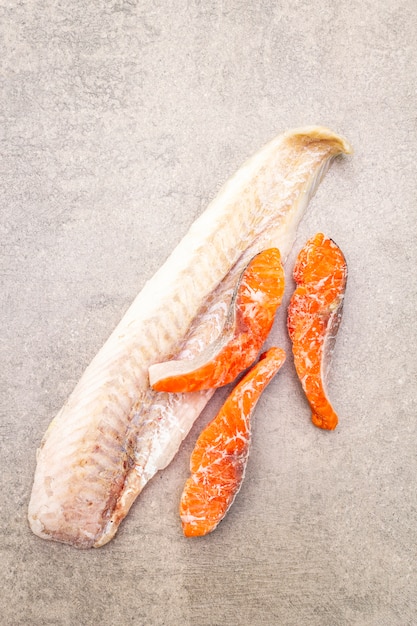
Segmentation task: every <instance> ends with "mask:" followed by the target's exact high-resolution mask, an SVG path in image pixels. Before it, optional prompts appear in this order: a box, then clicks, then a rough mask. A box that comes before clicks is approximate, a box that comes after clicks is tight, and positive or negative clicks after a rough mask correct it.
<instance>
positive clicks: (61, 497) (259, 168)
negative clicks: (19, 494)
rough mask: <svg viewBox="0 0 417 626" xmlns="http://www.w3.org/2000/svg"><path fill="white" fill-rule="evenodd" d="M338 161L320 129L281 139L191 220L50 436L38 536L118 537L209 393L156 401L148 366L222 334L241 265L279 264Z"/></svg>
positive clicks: (43, 451) (42, 463)
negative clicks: (269, 258)
mask: <svg viewBox="0 0 417 626" xmlns="http://www.w3.org/2000/svg"><path fill="white" fill-rule="evenodd" d="M340 153H346V154H349V153H351V148H350V146H349V144H348V143H347V142H346V141H345V140H344V139H343V138H342V137H340V136H338V135H336V134H334V133H333V132H331V131H330V130H328V129H326V128H323V127H316V126H315V127H307V128H301V129H296V130H292V131H289V132H287V133H284V134H283V135H280V136H279V137H277V138H276V139H274V140H273V141H271V142H270V143H269V144H267V145H266V146H265V147H264V148H262V149H261V150H260V151H259V152H258V153H257V154H255V156H253V157H252V158H251V159H250V160H249V161H247V163H246V164H244V165H243V167H241V168H240V169H239V170H238V171H237V173H236V174H235V175H234V176H233V177H232V178H231V179H230V180H229V181H228V182H227V183H226V185H225V186H224V187H223V188H222V190H221V191H220V193H219V194H218V195H217V197H216V198H215V199H214V200H213V201H212V202H211V204H210V205H209V207H208V208H207V209H206V211H205V212H204V213H203V214H202V215H201V216H200V217H199V218H198V219H197V220H196V221H195V222H194V224H193V225H192V226H191V228H190V230H189V232H188V233H187V234H186V235H185V237H184V238H183V239H182V241H181V242H180V243H179V244H178V246H177V247H176V248H175V250H174V251H173V253H172V254H171V256H170V257H169V258H168V259H167V261H166V262H165V263H164V265H163V266H162V267H161V268H160V270H159V271H158V272H157V273H156V274H155V275H154V277H153V278H152V279H151V280H150V281H148V282H147V283H146V285H145V286H144V288H143V290H142V291H141V292H140V293H139V295H138V296H137V298H136V299H135V300H134V302H133V304H132V305H131V307H130V308H129V310H128V311H127V313H126V314H125V316H124V317H123V319H122V320H121V322H120V323H119V325H118V326H117V327H116V329H115V330H114V332H113V333H112V334H111V336H110V337H109V339H108V340H107V342H106V343H105V344H104V346H103V347H102V348H101V350H100V351H99V352H98V354H97V356H96V357H95V358H94V359H93V361H92V362H91V364H90V365H89V366H88V367H87V369H86V371H85V373H84V374H83V376H82V378H81V380H80V381H79V383H78V384H77V386H76V387H75V389H74V391H73V392H72V394H71V395H70V397H69V399H68V401H67V402H66V404H65V405H64V406H63V408H62V409H61V411H60V412H59V413H58V414H57V416H56V417H55V418H54V419H53V420H52V422H51V424H50V426H49V428H48V429H47V431H46V433H45V435H44V437H43V440H42V442H41V445H40V448H39V450H38V454H37V467H36V472H35V478H34V484H33V490H32V495H31V500H30V503H29V523H30V526H31V528H32V530H33V532H34V533H35V534H36V535H39V536H40V537H43V538H44V539H52V540H55V541H61V542H64V543H68V544H71V545H73V546H76V547H78V548H89V547H99V546H102V545H104V544H105V543H107V542H108V541H109V540H110V539H111V538H112V537H113V536H114V534H115V533H116V531H117V529H118V526H119V524H120V522H121V521H122V520H123V519H124V517H125V516H126V515H127V513H128V511H129V509H130V507H131V505H132V504H133V502H134V500H135V499H136V497H137V496H138V495H139V493H140V492H141V490H142V489H143V487H144V486H145V484H146V483H147V482H148V481H149V480H150V479H151V478H152V476H154V475H155V473H156V472H157V471H158V470H161V469H163V468H164V467H166V466H167V465H168V464H169V463H170V461H171V460H172V459H173V457H174V456H175V454H176V452H177V451H178V448H179V446H180V444H181V442H182V440H183V439H184V437H185V436H186V435H187V433H188V432H189V430H190V429H191V426H192V425H193V423H194V421H195V420H196V418H197V417H198V415H199V414H200V413H201V411H202V410H203V408H204V406H205V405H206V404H207V402H208V400H209V399H210V397H211V396H212V394H213V391H212V390H207V391H201V392H195V393H189V394H167V393H157V392H154V391H152V390H151V389H150V387H149V380H148V368H149V366H150V365H151V364H153V363H157V362H160V361H164V360H167V359H169V358H172V357H174V356H175V357H176V358H187V357H188V358H191V357H193V356H195V355H196V354H198V353H199V352H200V351H201V350H202V349H204V348H205V347H206V346H207V345H208V343H209V342H211V341H213V340H214V339H215V338H216V337H217V336H218V334H219V332H221V328H222V324H223V322H224V319H225V315H226V313H227V308H228V305H229V302H230V297H231V294H232V292H233V287H234V285H235V283H236V280H237V279H238V276H239V274H240V272H241V270H242V267H243V266H244V265H245V264H246V263H247V262H248V260H249V259H250V258H251V257H252V256H254V255H255V254H256V253H257V252H259V251H261V250H263V249H265V248H270V247H277V248H279V249H280V252H281V256H282V258H283V259H285V258H286V256H287V254H288V252H289V250H290V249H291V246H292V244H293V241H294V239H295V235H296V230H297V226H298V224H299V221H300V219H301V218H302V216H303V214H304V212H305V209H306V207H307V204H308V201H309V199H310V198H311V196H312V195H313V193H314V191H315V189H316V188H317V186H318V184H319V182H320V180H321V179H322V177H323V176H324V174H325V172H326V171H327V168H328V166H329V163H330V162H331V160H332V159H333V158H334V157H335V156H337V155H338V154H340Z"/></svg>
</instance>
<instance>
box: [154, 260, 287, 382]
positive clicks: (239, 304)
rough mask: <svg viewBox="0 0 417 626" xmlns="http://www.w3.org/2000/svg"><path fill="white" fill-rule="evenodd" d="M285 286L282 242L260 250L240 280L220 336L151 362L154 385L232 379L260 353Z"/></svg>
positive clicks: (228, 380)
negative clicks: (192, 351)
mask: <svg viewBox="0 0 417 626" xmlns="http://www.w3.org/2000/svg"><path fill="white" fill-rule="evenodd" d="M284 286H285V276H284V268H283V266H282V263H281V254H280V252H279V250H278V248H271V249H269V250H264V251H263V252H260V253H259V254H257V255H256V256H255V257H254V258H253V259H251V261H249V263H248V265H247V266H246V268H245V269H244V270H243V272H242V274H241V276H240V278H239V280H238V283H237V285H236V288H235V291H234V294H233V298H232V302H231V305H230V308H229V314H228V316H227V318H226V322H225V325H224V327H223V329H222V331H221V332H220V335H219V336H218V338H217V339H216V341H214V342H213V343H211V344H210V345H209V346H207V348H206V349H205V350H203V352H201V353H200V354H199V355H198V356H197V357H195V358H194V359H191V360H188V359H183V360H182V361H167V362H165V363H157V364H155V365H151V367H150V368H149V380H150V384H151V387H152V389H155V391H170V392H176V391H180V392H187V391H200V390H202V389H210V388H217V387H221V386H223V385H227V384H228V383H230V382H232V381H233V380H234V379H235V378H236V377H237V376H238V375H239V374H240V373H241V372H242V371H243V370H245V369H246V368H247V367H249V366H250V365H252V363H253V362H254V361H255V359H256V357H257V356H258V354H259V351H260V349H261V348H262V346H263V344H264V342H265V340H266V338H267V336H268V334H269V331H270V330H271V328H272V324H273V321H274V318H275V313H276V310H277V308H278V307H279V305H280V304H281V301H282V296H283V295H284Z"/></svg>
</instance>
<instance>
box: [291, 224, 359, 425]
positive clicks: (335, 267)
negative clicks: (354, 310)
mask: <svg viewBox="0 0 417 626" xmlns="http://www.w3.org/2000/svg"><path fill="white" fill-rule="evenodd" d="M347 276H348V270H347V264H346V260H345V257H344V256H343V253H342V251H341V250H340V248H339V247H338V246H337V244H336V243H335V242H334V241H333V240H332V239H330V238H329V237H325V235H323V233H317V234H316V235H315V236H314V237H311V239H309V240H308V241H307V243H306V244H305V245H304V246H303V248H302V250H301V251H300V253H299V255H298V257H297V260H296V263H295V266H294V280H295V282H296V283H297V288H296V290H295V291H294V293H293V295H292V297H291V300H290V303H289V306H288V315H287V317H288V334H289V336H290V339H291V342H292V350H293V356H294V365H295V369H296V372H297V375H298V378H299V380H300V382H301V385H302V387H303V390H304V393H305V395H306V398H307V400H308V402H309V404H310V407H311V411H312V415H311V420H312V422H313V424H314V425H315V426H317V427H318V428H323V429H325V430H334V429H335V428H336V426H337V424H338V421H339V420H338V416H337V413H336V411H335V410H334V408H333V406H332V404H331V403H330V401H329V399H328V396H327V393H326V390H325V384H326V379H327V374H328V369H329V366H330V361H331V356H332V352H333V348H334V344H335V340H336V335H337V331H338V329H339V326H340V322H341V319H342V311H343V301H344V296H345V290H346V283H347Z"/></svg>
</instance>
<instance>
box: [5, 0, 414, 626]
mask: <svg viewBox="0 0 417 626" xmlns="http://www.w3.org/2000/svg"><path fill="white" fill-rule="evenodd" d="M0 25H1V26H0V28H1V32H2V38H1V43H0V46H1V50H0V64H1V73H0V79H1V98H2V103H1V106H0V132H1V155H2V158H1V164H0V168H1V175H0V181H1V182H0V189H1V207H2V208H1V226H0V228H1V255H0V262H1V270H0V276H1V304H0V306H1V321H2V333H1V338H0V342H1V363H2V367H1V388H0V392H1V398H2V402H1V407H2V408H1V411H2V416H1V421H0V437H1V439H0V444H1V478H0V483H1V491H2V494H1V495H2V497H1V501H2V515H1V518H0V531H1V538H2V539H1V542H0V563H1V568H0V569H1V574H0V615H1V618H0V622H1V624H2V626H3V625H4V626H9V625H10V626H20V625H22V626H23V625H26V624H33V625H35V626H38V625H39V626H40V625H51V626H52V625H54V626H55V625H59V626H61V625H62V626H74V625H78V624H80V625H83V626H89V625H93V624H94V625H97V624H100V625H103V626H107V625H116V624H135V625H137V626H142V625H143V626H148V625H166V626H171V625H172V626H173V625H177V624H181V625H184V626H188V625H190V626H191V625H196V626H216V625H220V624H236V625H255V626H257V625H285V626H287V625H288V626H304V625H308V626H335V625H337V626H351V625H357V626H364V625H366V626H371V625H372V626H392V625H410V626H411V625H413V624H415V623H416V619H417V601H416V589H417V576H416V556H417V555H416V551H417V549H416V546H417V496H416V489H415V476H416V471H417V453H416V439H417V438H416V411H415V389H416V378H417V376H416V373H417V367H416V356H415V355H416V349H417V346H416V333H415V309H416V304H417V298H416V291H417V285H416V279H415V270H416V261H417V259H416V256H417V253H416V249H417V248H416V226H417V224H416V200H417V184H416V175H415V163H416V158H415V145H416V121H415V119H416V118H415V97H416V75H417V63H416V52H417V46H416V29H417V6H416V3H415V0H378V2H363V1H361V0H349V2H347V1H345V0H341V1H340V2H334V0H318V2H308V1H307V0H291V2H290V1H287V0H282V1H280V2H273V1H272V0H262V1H259V2H250V1H249V0H246V1H238V0H230V1H226V0H223V1H222V0H204V1H203V0H189V1H188V2H174V1H172V0H143V1H142V2H138V1H136V0H108V1H107V0H91V2H85V1H84V0H67V1H64V0H42V1H41V0H20V1H17V0H16V1H12V0H0ZM311 123H322V124H326V125H328V126H330V127H331V128H332V129H334V130H337V131H338V132H341V133H343V134H345V135H346V136H347V138H348V139H349V140H350V141H351V142H352V144H353V145H354V147H355V150H356V152H355V155H354V157H352V158H351V159H346V160H342V161H339V162H337V163H335V164H334V166H333V167H332V169H331V171H330V173H329V174H328V176H327V177H326V179H325V181H324V182H323V184H322V186H321V187H320V189H319V192H318V194H317V196H316V198H315V199H314V201H313V202H312V205H311V207H310V212H309V213H308V215H307V217H306V219H305V220H304V222H303V223H302V226H301V229H300V232H299V237H298V241H297V245H296V247H295V249H294V253H293V254H292V256H291V259H290V261H289V265H288V273H289V270H290V267H291V264H292V262H293V259H294V255H295V253H296V252H297V250H298V249H299V248H300V247H301V245H302V244H303V243H304V241H305V240H306V239H307V237H309V236H311V235H312V234H314V233H315V232H316V231H318V230H322V231H324V232H325V233H326V234H328V235H330V236H331V237H333V238H334V239H335V241H336V242H337V243H338V245H339V246H340V247H341V248H342V250H343V251H344V253H345V255H346V257H347V260H348V264H349V271H350V274H349V283H348V291H347V297H346V305H345V316H344V320H343V323H342V327H341V329H340V331H339V337H338V343H337V347H336V352H335V355H334V360H333V370H332V375H331V379H330V394H331V397H332V399H333V401H334V404H335V406H336V407H337V408H338V410H339V412H340V417H341V420H340V426H339V428H338V430H337V431H336V432H335V433H323V432H321V431H319V430H317V429H315V428H314V427H313V426H312V425H311V423H310V418H309V411H308V407H307V404H306V402H305V400H304V398H303V395H302V392H301V389H300V386H299V384H298V383H297V381H296V379H295V375H294V371H293V368H292V363H291V359H290V358H289V359H288V362H287V364H286V365H285V368H284V370H283V371H282V373H280V374H279V377H277V379H276V381H274V383H273V384H271V386H270V387H269V389H268V391H267V392H266V394H265V396H264V397H263V398H262V400H261V402H260V404H259V408H258V411H257V417H256V420H255V432H254V440H253V448H252V454H251V458H250V463H249V467H248V471H247V475H246V480H245V483H244V486H243V488H242V490H241V492H240V494H239V496H238V498H237V500H236V502H235V504H234V506H233V508H232V510H231V511H230V513H229V515H228V517H227V518H226V520H225V521H224V522H223V523H222V524H221V525H220V526H219V528H218V529H217V530H216V532H215V533H214V534H213V535H211V536H208V537H206V538H204V539H201V540H195V541H194V540H185V539H184V538H183V537H182V535H181V531H180V526H179V521H178V516H177V506H178V499H179V495H180V492H181V488H182V485H183V482H184V480H185V478H186V476H187V474H188V459H189V454H190V451H191V449H192V446H193V442H194V440H195V438H196V436H197V434H198V432H199V430H200V429H201V426H202V425H203V424H204V423H205V422H207V420H208V419H209V418H210V417H211V416H212V415H213V413H214V412H215V409H216V406H218V405H219V403H220V401H221V396H222V393H219V394H218V396H217V397H216V399H215V400H214V402H213V403H212V404H211V405H210V407H209V408H208V409H207V410H206V411H205V413H204V415H203V416H202V417H201V419H200V420H199V421H198V422H197V424H196V426H195V428H194V429H193V431H192V432H191V434H190V436H189V438H188V439H187V441H186V442H185V443H184V445H183V447H182V449H181V450H180V452H179V454H178V455H177V457H176V459H175V460H174V462H173V463H172V464H171V466H170V467H169V468H167V470H165V471H164V472H162V473H161V474H159V475H158V476H157V477H156V478H155V479H154V480H153V481H152V482H151V483H150V484H149V486H148V487H147V488H146V490H145V492H144V493H143V494H142V495H141V497H140V499H139V500H138V502H137V503H136V505H135V506H134V508H133V510H132V511H131V514H130V515H129V517H128V519H127V520H126V522H125V523H124V524H123V526H122V528H121V530H120V533H119V535H118V536H117V537H116V539H115V540H114V541H113V542H111V543H110V544H109V545H108V546H107V547H105V548H102V549H100V550H97V551H89V552H79V551H76V550H74V549H72V548H70V547H66V546H62V545H58V544H53V543H48V542H44V541H42V540H40V539H38V538H36V537H35V536H33V535H32V534H31V532H30V531H29V529H28V526H27V523H26V511H27V503H28V498H29V494H30V489H31V482H32V477H33V471H34V467H35V450H36V447H37V446H38V444H39V442H40V439H41V437H42V434H43V432H44V431H45V429H46V427H47V425H48V423H49V421H50V419H51V418H52V417H53V416H54V414H55V412H56V411H57V410H58V409H59V408H60V406H61V405H62V403H63V402H64V400H65V399H66V397H67V395H68V394H69V392H70V391H71V390H72V388H73V386H74V384H75V382H76V381H77V379H78V377H79V376H80V374H81V373H82V371H83V369H84V368H85V366H86V365H87V364H88V362H89V361H90V359H91V358H92V357H93V356H94V354H95V353H96V351H97V350H98V348H99V347H100V346H101V344H102V343H103V341H104V340H105V339H106V338H107V336H108V335H109V333H110V331H111V330H112V328H113V327H114V325H115V324H116V322H117V321H118V320H119V318H120V317H121V315H122V313H123V312H124V311H125V309H126V308H127V306H128V305H129V303H130V301H131V300H132V299H133V297H134V296H135V295H136V293H137V292H138V290H139V289H140V287H141V286H142V285H143V284H144V282H145V281H146V280H147V279H148V278H149V277H150V276H151V275H152V274H153V272H154V271H155V270H156V269H157V268H158V267H159V265H160V264H161V262H162V261H163V260H164V259H165V258H166V256H167V255H168V253H169V252H170V251H171V249H172V248H173V247H174V245H175V244H176V243H177V242H178V240H179V238H180V237H181V236H182V235H183V234H184V233H185V231H186V230H187V228H188V226H189V225H190V224H191V223H192V222H193V220H194V219H195V217H196V216H197V215H198V214H199V213H200V212H201V211H202V209H203V208H204V207H205V206H206V204H207V202H208V201H209V199H210V198H211V197H212V196H213V195H214V194H215V193H216V191H217V190H218V189H219V187H220V185H221V183H222V182H224V180H226V179H227V178H228V177H229V176H230V175H231V174H232V173H233V172H234V170H235V169H236V168H237V167H238V166H239V165H240V164H241V163H242V161H243V160H244V159H245V158H246V157H247V156H249V155H250V154H252V152H254V151H255V150H256V149H257V148H259V147H260V146H261V145H262V144H263V143H264V142H266V141H267V140H268V139H270V138H272V137H273V136H274V135H275V134H277V133H278V132H281V131H282V130H285V129H286V128H289V127H293V126H300V125H304V124H311ZM288 285H289V287H291V281H290V278H289V281H288ZM289 291H290V289H289ZM288 296H289V292H288ZM288 296H287V298H288ZM273 339H274V340H275V341H276V342H279V343H280V344H281V345H283V346H284V347H287V348H288V340H287V338H286V335H285V327H284V308H283V309H282V310H281V313H280V315H279V316H278V320H277V323H276V327H275V329H274V331H273Z"/></svg>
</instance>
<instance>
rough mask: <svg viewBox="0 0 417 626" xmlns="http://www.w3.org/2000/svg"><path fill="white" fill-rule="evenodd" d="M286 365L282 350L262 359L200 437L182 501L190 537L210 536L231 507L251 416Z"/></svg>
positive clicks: (239, 480)
mask: <svg viewBox="0 0 417 626" xmlns="http://www.w3.org/2000/svg"><path fill="white" fill-rule="evenodd" d="M284 361H285V352H284V350H281V349H280V348H270V349H269V350H268V351H267V352H265V353H264V354H263V355H261V357H260V359H259V361H258V363H257V364H256V365H255V366H254V367H253V368H252V369H251V370H250V371H249V372H248V373H247V374H246V375H245V376H244V377H243V378H242V380H241V381H240V382H239V384H238V385H236V387H235V388H234V389H233V391H232V393H231V394H230V396H229V397H228V398H227V400H226V402H225V403H224V405H223V406H222V408H221V409H220V411H219V413H218V414H217V416H216V417H215V418H214V419H213V420H212V421H211V422H210V424H209V425H208V426H207V427H206V428H205V429H204V430H203V431H202V433H201V434H200V436H199V437H198V439H197V443H196V444H195V448H194V450H193V453H192V455H191V460H190V470H191V476H190V477H189V478H188V480H187V482H186V484H185V487H184V491H183V493H182V496H181V501H180V517H181V521H182V528H183V532H184V535H185V536H186V537H199V536H202V535H206V534H207V533H210V532H212V531H213V530H214V529H215V528H216V526H217V525H218V523H219V522H220V521H221V520H222V519H223V518H224V516H225V515H226V513H227V511H228V510H229V508H230V507H231V505H232V503H233V501H234V499H235V497H236V494H237V493H238V491H239V489H240V487H241V485H242V482H243V478H244V475H245V470H246V465H247V460H248V456H249V447H250V440H251V421H252V420H251V417H252V414H253V412H254V410H255V407H256V404H257V402H258V400H259V398H260V396H261V394H262V392H263V390H264V389H265V387H266V386H267V385H268V384H269V383H270V382H271V380H272V379H273V377H274V376H275V374H276V373H277V372H278V370H279V369H280V367H281V366H282V364H283V363H284Z"/></svg>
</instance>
